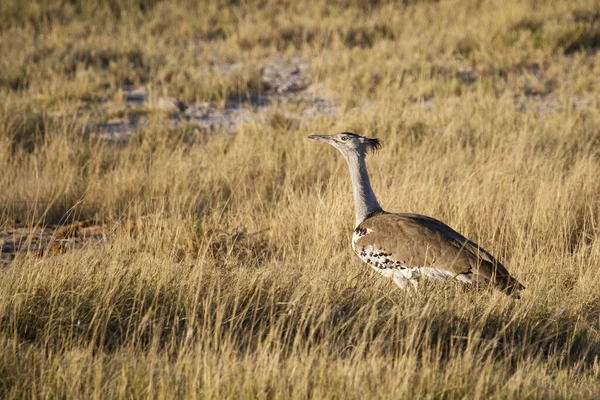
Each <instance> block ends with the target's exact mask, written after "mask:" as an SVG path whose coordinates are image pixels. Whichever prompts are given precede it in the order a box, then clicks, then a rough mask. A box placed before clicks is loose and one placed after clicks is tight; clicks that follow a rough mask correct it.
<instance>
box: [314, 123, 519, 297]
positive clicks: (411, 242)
mask: <svg viewBox="0 0 600 400" xmlns="http://www.w3.org/2000/svg"><path fill="white" fill-rule="evenodd" d="M309 138H310V139H314V140H318V141H321V142H324V143H327V144H329V145H331V146H333V147H335V148H336V149H338V150H339V151H340V152H341V153H342V156H343V157H344V159H345V160H346V163H347V164H348V167H349V170H350V179H351V180H352V192H353V198H354V209H355V217H356V223H355V229H354V233H353V235H352V249H353V250H354V253H355V254H356V255H357V256H358V257H359V258H360V259H361V260H362V261H364V262H365V263H366V264H368V265H370V266H371V267H372V268H374V269H375V271H377V272H378V273H379V274H381V275H383V276H384V277H387V278H391V279H392V280H393V282H394V283H395V284H396V285H398V286H399V287H400V288H401V289H404V290H406V289H408V288H410V287H414V288H417V286H418V284H419V282H420V281H425V280H427V281H434V282H440V281H444V280H447V279H454V280H457V281H460V282H463V283H464V284H473V285H475V286H491V287H494V288H496V289H499V290H500V291H502V292H504V293H505V294H507V295H512V296H514V297H519V292H520V291H521V290H523V289H525V286H523V285H522V284H521V283H520V282H519V281H518V280H517V279H515V278H514V277H513V276H511V274H510V273H509V272H508V270H507V269H506V267H504V265H502V264H501V263H500V262H499V261H498V260H496V259H495V258H494V257H493V256H492V255H491V254H490V253H489V252H488V251H486V250H484V249H483V248H481V247H480V246H479V245H477V244H476V243H475V242H473V241H471V240H469V239H467V238H466V237H464V236H463V235H461V234H460V233H458V232H456V231H455V230H454V229H452V228H450V227H449V226H448V225H446V224H445V223H443V222H441V221H439V220H437V219H435V218H431V217H427V216H425V215H419V214H408V213H391V212H387V211H384V210H383V209H382V208H381V206H380V205H379V202H378V201H377V197H376V196H375V192H374V191H373V188H372V187H371V182H370V179H369V172H368V170H367V165H366V161H365V159H366V156H367V154H368V153H369V152H371V153H373V152H375V150H378V149H379V148H381V142H380V141H379V140H378V139H375V138H368V137H364V136H360V135H357V134H355V133H352V132H341V133H336V134H332V135H316V134H313V135H310V136H309Z"/></svg>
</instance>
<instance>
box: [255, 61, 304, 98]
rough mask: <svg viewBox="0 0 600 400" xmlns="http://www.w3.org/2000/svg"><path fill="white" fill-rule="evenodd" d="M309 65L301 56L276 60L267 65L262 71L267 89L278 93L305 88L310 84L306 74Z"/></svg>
mask: <svg viewBox="0 0 600 400" xmlns="http://www.w3.org/2000/svg"><path fill="white" fill-rule="evenodd" d="M308 67H309V64H308V62H307V61H305V60H303V59H301V58H299V57H296V58H293V59H291V60H289V61H285V60H284V61H275V62H272V63H270V64H267V65H265V66H264V67H263V68H262V70H261V71H260V73H261V78H262V82H263V84H264V85H265V88H266V89H267V90H273V91H275V92H277V93H289V92H297V91H300V90H304V89H306V88H307V87H308V86H309V85H310V80H309V79H308V77H307V76H306V75H305V73H306V72H307V70H308Z"/></svg>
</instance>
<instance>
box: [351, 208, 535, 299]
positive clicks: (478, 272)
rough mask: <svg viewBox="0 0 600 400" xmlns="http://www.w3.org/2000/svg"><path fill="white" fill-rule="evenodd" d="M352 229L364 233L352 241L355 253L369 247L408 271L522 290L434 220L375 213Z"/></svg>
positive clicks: (496, 264)
mask: <svg viewBox="0 0 600 400" xmlns="http://www.w3.org/2000/svg"><path fill="white" fill-rule="evenodd" d="M356 229H357V230H359V231H361V232H368V233H367V234H365V235H364V236H362V237H360V238H359V239H358V240H357V241H356V245H355V252H356V253H357V254H360V252H361V251H362V249H363V248H364V247H365V246H369V245H373V246H376V247H377V248H378V249H379V251H383V252H385V253H388V254H391V257H393V258H394V259H395V260H397V261H398V262H400V264H402V265H403V266H406V267H408V268H412V267H434V268H439V269H444V270H447V271H450V272H451V273H453V274H455V275H460V274H464V275H466V276H468V277H469V278H470V279H471V280H472V281H473V282H474V283H477V284H491V285H493V286H495V287H496V288H498V289H500V290H502V291H504V292H506V293H508V294H511V293H513V292H515V291H519V290H522V289H524V286H523V285H521V284H520V283H519V282H518V281H517V280H516V279H515V278H513V277H512V276H511V275H510V273H509V272H508V271H507V270H506V268H505V267H504V265H502V264H501V263H500V262H498V261H497V260H496V259H495V258H494V257H493V256H492V255H491V254H490V253H488V252H487V251H485V250H484V249H482V248H481V247H479V246H478V245H477V244H476V243H474V242H472V241H471V240H469V239H467V238H465V237H464V236H462V235H461V234H460V233H458V232H456V231H455V230H454V229H452V228H450V227H449V226H448V225H446V224H444V223H443V222H441V221H438V220H436V219H434V218H430V217H426V216H423V215H418V214H391V213H387V212H378V213H374V214H372V215H370V216H369V217H367V218H366V219H365V220H364V221H363V222H362V223H360V224H359V225H358V227H357V228H356Z"/></svg>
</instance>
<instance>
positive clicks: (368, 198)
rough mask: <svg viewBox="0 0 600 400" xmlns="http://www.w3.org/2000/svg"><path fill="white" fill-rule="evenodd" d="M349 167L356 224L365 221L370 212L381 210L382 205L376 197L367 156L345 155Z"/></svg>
mask: <svg viewBox="0 0 600 400" xmlns="http://www.w3.org/2000/svg"><path fill="white" fill-rule="evenodd" d="M344 156H345V157H344V158H345V159H346V162H347V163H348V167H349V168H350V178H351V179H352V191H353V194H354V210H355V213H356V226H358V225H359V224H360V223H361V222H363V221H364V220H365V219H366V218H367V216H368V215H369V214H371V213H372V212H376V211H381V206H380V205H379V202H378V201H377V198H376V197H375V193H374V192H373V188H371V181H370V180H369V172H368V171H367V164H366V163H365V156H364V155H362V154H357V153H353V154H349V155H346V154H345V155H344Z"/></svg>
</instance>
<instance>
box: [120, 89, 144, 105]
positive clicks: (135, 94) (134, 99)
mask: <svg viewBox="0 0 600 400" xmlns="http://www.w3.org/2000/svg"><path fill="white" fill-rule="evenodd" d="M124 97H125V101H126V102H128V103H136V104H141V103H144V102H145V101H146V100H148V92H147V91H146V89H132V90H128V91H125V93H124Z"/></svg>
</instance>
